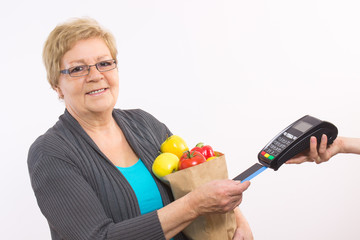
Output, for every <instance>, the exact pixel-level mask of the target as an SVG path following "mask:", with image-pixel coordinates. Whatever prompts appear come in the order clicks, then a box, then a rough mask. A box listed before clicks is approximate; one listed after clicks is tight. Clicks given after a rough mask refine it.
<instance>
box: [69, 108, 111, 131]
mask: <svg viewBox="0 0 360 240" xmlns="http://www.w3.org/2000/svg"><path fill="white" fill-rule="evenodd" d="M67 110H68V112H69V113H70V114H71V115H72V116H73V117H74V118H75V119H76V121H78V123H79V124H80V126H81V127H82V128H83V129H84V130H85V131H86V132H87V133H88V134H89V135H92V134H97V133H100V132H102V133H104V132H107V131H109V130H112V129H114V128H115V127H117V124H116V122H115V119H114V118H113V116H112V110H111V111H110V110H109V111H106V112H101V113H92V112H88V113H86V114H80V113H77V112H76V111H73V110H72V109H71V108H67Z"/></svg>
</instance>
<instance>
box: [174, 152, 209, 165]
mask: <svg viewBox="0 0 360 240" xmlns="http://www.w3.org/2000/svg"><path fill="white" fill-rule="evenodd" d="M204 162H206V159H205V157H204V156H203V155H202V154H201V153H199V152H197V151H186V152H184V154H183V155H182V156H181V158H180V162H179V170H181V169H185V168H188V167H192V166H195V165H198V164H200V163H204Z"/></svg>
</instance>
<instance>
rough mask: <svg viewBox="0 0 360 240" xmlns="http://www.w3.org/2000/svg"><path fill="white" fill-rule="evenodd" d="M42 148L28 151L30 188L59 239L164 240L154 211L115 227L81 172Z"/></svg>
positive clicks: (37, 146)
mask: <svg viewBox="0 0 360 240" xmlns="http://www.w3.org/2000/svg"><path fill="white" fill-rule="evenodd" d="M37 143H39V141H37ZM42 148H43V146H42V145H41V144H40V145H39V144H33V146H32V147H31V148H30V151H29V156H28V166H29V173H30V178H31V184H32V187H33V189H34V192H35V196H36V198H37V202H38V205H39V207H40V209H41V211H42V213H43V214H44V216H45V217H46V218H47V220H48V223H49V225H50V227H51V228H52V229H53V230H54V231H56V232H57V234H59V235H60V236H61V238H64V239H87V240H88V239H129V240H131V239H134V240H135V239H137V240H140V239H165V238H164V233H163V231H162V228H161V225H160V222H159V219H158V216H157V212H156V211H154V212H152V213H148V214H145V215H141V216H138V217H135V218H131V219H128V220H124V221H121V222H118V223H115V222H114V221H113V220H112V219H111V218H109V217H107V216H106V214H105V211H104V209H103V206H102V204H101V202H100V201H99V199H98V197H97V196H96V193H95V192H94V190H93V189H92V188H91V186H90V185H89V184H88V183H87V182H86V180H85V179H84V177H83V176H82V174H81V172H80V170H79V169H78V168H77V167H76V166H75V165H74V164H72V163H71V162H69V161H67V159H63V158H62V156H53V155H49V154H47V152H46V151H43V150H42ZM45 153H46V154H45Z"/></svg>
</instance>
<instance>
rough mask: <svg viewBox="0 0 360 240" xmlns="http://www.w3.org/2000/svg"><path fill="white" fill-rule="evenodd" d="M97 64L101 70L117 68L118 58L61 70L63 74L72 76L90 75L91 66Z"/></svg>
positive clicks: (97, 67)
mask: <svg viewBox="0 0 360 240" xmlns="http://www.w3.org/2000/svg"><path fill="white" fill-rule="evenodd" d="M93 66H95V67H96V69H97V70H98V71H99V72H107V71H110V70H113V69H115V68H116V60H114V59H111V60H105V61H101V62H98V63H95V64H94V65H81V66H75V67H71V68H68V69H64V70H61V71H60V73H62V74H69V75H70V76H71V77H82V76H86V75H89V73H90V68H91V67H93Z"/></svg>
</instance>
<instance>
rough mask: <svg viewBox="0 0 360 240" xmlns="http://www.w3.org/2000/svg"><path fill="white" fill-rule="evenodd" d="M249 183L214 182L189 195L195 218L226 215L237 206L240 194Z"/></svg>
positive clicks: (227, 180)
mask: <svg viewBox="0 0 360 240" xmlns="http://www.w3.org/2000/svg"><path fill="white" fill-rule="evenodd" d="M249 185H250V182H249V181H246V182H244V183H241V182H240V181H233V180H229V179H226V180H214V181H211V182H209V183H206V184H204V185H202V186H201V187H199V188H197V189H195V190H194V191H192V192H191V193H190V194H189V196H188V197H189V198H188V199H189V204H190V205H192V206H194V208H193V210H194V211H195V212H196V215H197V216H200V215H203V214H207V213H226V212H228V211H230V210H233V209H234V208H235V207H237V206H239V205H240V203H241V201H242V193H243V192H244V191H245V190H246V189H247V188H248V187H249Z"/></svg>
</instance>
